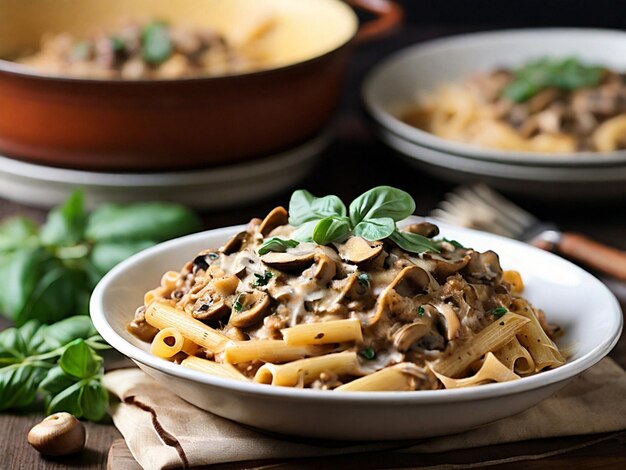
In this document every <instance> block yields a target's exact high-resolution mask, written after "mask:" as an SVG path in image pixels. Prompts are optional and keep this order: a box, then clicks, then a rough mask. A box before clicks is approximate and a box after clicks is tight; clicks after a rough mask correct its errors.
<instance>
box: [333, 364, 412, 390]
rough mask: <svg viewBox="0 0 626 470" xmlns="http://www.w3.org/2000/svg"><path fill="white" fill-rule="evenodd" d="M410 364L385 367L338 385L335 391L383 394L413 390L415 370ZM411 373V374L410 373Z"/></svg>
mask: <svg viewBox="0 0 626 470" xmlns="http://www.w3.org/2000/svg"><path fill="white" fill-rule="evenodd" d="M417 368H418V367H417V366H416V365H415V364H413V363H411V362H408V363H401V364H396V365H395V366H391V367H387V368H385V369H381V370H379V371H376V372H374V373H373V374H370V375H366V376H365V377H361V378H358V379H356V380H353V381H352V382H348V383H346V384H343V385H340V386H339V387H337V388H336V389H335V390H336V391H339V392H366V391H367V392H385V391H407V390H415V378H414V377H415V369H417ZM412 371H413V372H412Z"/></svg>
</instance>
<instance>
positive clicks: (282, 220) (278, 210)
mask: <svg viewBox="0 0 626 470" xmlns="http://www.w3.org/2000/svg"><path fill="white" fill-rule="evenodd" d="M288 222H289V214H288V212H287V210H286V209H285V208H284V207H282V206H278V207H275V208H274V209H272V210H271V211H270V213H269V214H267V215H266V216H265V218H264V219H263V221H262V222H261V225H259V232H260V233H261V235H263V237H267V236H268V235H269V234H270V233H271V232H272V230H274V229H275V228H276V227H280V226H281V225H286V224H287V223H288Z"/></svg>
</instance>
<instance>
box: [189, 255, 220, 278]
mask: <svg viewBox="0 0 626 470" xmlns="http://www.w3.org/2000/svg"><path fill="white" fill-rule="evenodd" d="M219 257H220V256H219V255H218V254H217V253H215V252H214V251H212V250H211V251H203V252H201V253H198V256H196V257H195V258H194V260H193V261H192V265H193V272H194V273H195V272H196V271H198V270H200V269H201V270H203V271H206V270H207V269H208V268H209V266H211V264H213V263H214V262H215V260H217V259H219Z"/></svg>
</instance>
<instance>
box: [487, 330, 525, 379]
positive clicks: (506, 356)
mask: <svg viewBox="0 0 626 470" xmlns="http://www.w3.org/2000/svg"><path fill="white" fill-rule="evenodd" d="M494 355H495V356H496V358H497V359H498V360H499V361H500V362H501V363H502V364H504V365H505V366H506V367H507V368H508V369H509V370H512V371H513V372H515V373H516V374H519V375H523V376H524V375H530V374H532V373H533V372H535V361H534V360H533V357H532V355H531V354H530V353H529V352H528V350H527V349H526V348H525V347H524V346H522V345H521V344H520V342H519V340H518V339H517V337H516V336H514V337H513V339H512V340H511V341H509V342H508V343H506V344H505V345H504V346H502V347H501V348H500V349H498V350H496V351H494Z"/></svg>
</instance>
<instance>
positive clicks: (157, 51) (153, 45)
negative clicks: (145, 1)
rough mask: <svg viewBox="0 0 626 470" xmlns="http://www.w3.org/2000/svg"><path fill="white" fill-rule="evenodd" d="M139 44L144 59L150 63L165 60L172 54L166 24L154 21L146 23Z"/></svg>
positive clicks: (157, 63) (154, 63)
mask: <svg viewBox="0 0 626 470" xmlns="http://www.w3.org/2000/svg"><path fill="white" fill-rule="evenodd" d="M141 45H142V52H143V58H144V60H145V61H146V62H147V63H149V64H152V65H159V64H161V63H163V62H165V61H166V60H167V59H168V58H169V57H170V55H171V54H172V50H173V47H172V41H171V39H170V36H169V33H168V31H167V25H166V24H165V23H163V22H162V21H155V22H153V23H150V24H148V25H146V26H145V27H144V29H143V31H142V34H141Z"/></svg>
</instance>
